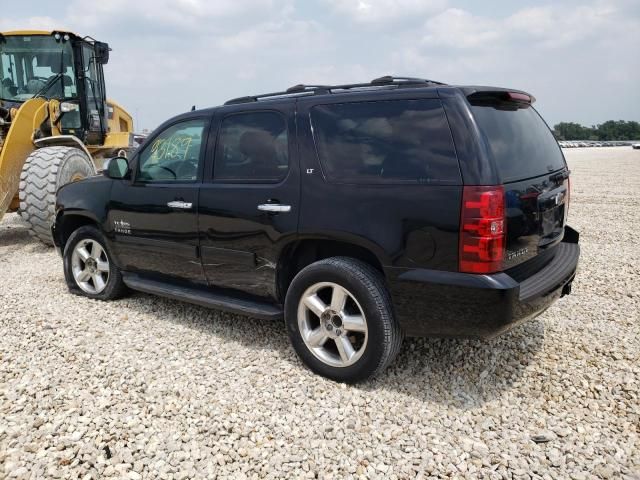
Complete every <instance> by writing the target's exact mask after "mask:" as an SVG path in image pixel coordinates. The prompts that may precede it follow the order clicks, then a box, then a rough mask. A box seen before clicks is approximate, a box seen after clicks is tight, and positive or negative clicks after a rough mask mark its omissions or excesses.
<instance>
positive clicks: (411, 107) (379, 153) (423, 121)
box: [311, 99, 461, 184]
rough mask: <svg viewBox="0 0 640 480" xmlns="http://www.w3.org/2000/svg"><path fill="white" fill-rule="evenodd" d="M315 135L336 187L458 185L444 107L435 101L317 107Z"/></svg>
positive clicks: (320, 154)
mask: <svg viewBox="0 0 640 480" xmlns="http://www.w3.org/2000/svg"><path fill="white" fill-rule="evenodd" d="M311 121H312V124H313V134H314V138H315V142H316V146H317V149H318V154H319V157H320V161H321V164H322V168H323V171H324V174H325V176H326V177H327V179H328V180H329V181H333V182H336V183H361V184H379V183H409V184H411V183H414V184H415V183H419V184H460V182H461V178H460V169H459V167H458V159H457V157H456V154H455V149H454V146H453V140H452V137H451V131H450V130H449V124H448V123H447V118H446V116H445V113H444V110H443V108H442V104H441V103H440V101H439V100H436V99H424V100H385V101H380V102H354V103H339V104H330V105H317V106H315V107H313V108H312V109H311Z"/></svg>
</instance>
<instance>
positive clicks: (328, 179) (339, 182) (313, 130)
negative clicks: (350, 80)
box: [308, 97, 463, 187]
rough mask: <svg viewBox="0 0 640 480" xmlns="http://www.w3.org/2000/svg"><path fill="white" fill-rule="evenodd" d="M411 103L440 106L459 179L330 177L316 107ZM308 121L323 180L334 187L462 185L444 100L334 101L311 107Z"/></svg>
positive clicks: (416, 98) (435, 98)
mask: <svg viewBox="0 0 640 480" xmlns="http://www.w3.org/2000/svg"><path fill="white" fill-rule="evenodd" d="M411 101H414V102H415V101H435V102H437V103H438V104H439V105H440V109H441V111H442V115H443V116H444V119H445V122H446V125H447V131H448V132H449V138H450V140H451V146H452V152H453V156H454V158H455V160H456V166H457V170H458V178H457V179H455V180H442V179H437V180H432V181H428V182H419V181H417V180H403V179H390V180H388V181H384V182H367V181H362V182H354V181H348V180H339V179H335V178H332V177H330V176H329V175H328V173H327V171H326V167H325V164H324V162H323V160H322V158H321V156H320V149H319V145H318V135H317V132H318V128H317V125H316V124H314V121H313V116H312V114H313V109H314V108H316V107H331V106H334V105H352V104H362V103H369V104H371V103H383V102H411ZM308 116H309V118H308V120H309V126H310V131H311V140H312V142H313V147H314V150H315V154H316V159H317V161H318V165H319V166H320V171H321V172H322V178H323V180H324V181H325V182H326V183H329V184H332V185H350V186H359V185H361V186H366V187H386V186H396V187H397V186H400V185H401V186H408V187H426V186H459V185H462V183H463V179H462V171H461V168H460V160H459V159H458V152H457V149H456V144H455V141H454V138H453V132H452V131H451V125H450V124H449V118H448V117H447V112H446V111H445V108H444V104H443V103H442V100H441V99H440V98H438V97H410V98H385V99H380V100H354V101H333V102H323V103H314V104H313V105H310V106H309V109H308Z"/></svg>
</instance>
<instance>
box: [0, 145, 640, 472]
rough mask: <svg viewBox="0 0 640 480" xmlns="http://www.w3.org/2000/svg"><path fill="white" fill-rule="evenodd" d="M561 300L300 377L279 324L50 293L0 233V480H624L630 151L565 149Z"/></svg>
mask: <svg viewBox="0 0 640 480" xmlns="http://www.w3.org/2000/svg"><path fill="white" fill-rule="evenodd" d="M565 154H566V155H567V156H568V160H569V163H570V167H571V169H572V171H573V177H572V182H573V185H572V187H573V190H572V203H571V210H570V223H571V224H572V225H573V226H574V227H575V228H577V229H578V230H580V232H581V243H582V249H583V250H582V251H583V256H582V260H581V267H580V272H579V275H578V277H577V280H576V283H575V285H574V293H573V294H572V295H571V296H569V297H565V298H563V299H562V300H560V301H559V302H558V303H557V304H556V305H554V306H553V307H552V308H551V309H549V310H548V311H547V312H546V313H545V314H544V315H542V316H541V317H539V318H538V319H536V320H534V321H532V322H529V323H528V324H526V325H523V326H521V327H519V328H517V329H515V330H514V331H512V332H510V333H508V334H506V335H504V336H502V337H500V338H498V339H496V340H493V341H489V342H482V341H471V340H424V339H416V340H409V341H407V342H405V345H404V348H403V350H402V352H401V354H400V356H399V358H398V359H397V361H396V362H395V363H394V364H393V365H392V366H391V368H389V369H388V370H387V371H386V372H385V374H384V375H383V376H382V377H380V378H378V379H377V380H375V381H373V382H370V383H368V384H365V385H360V386H356V387H349V386H345V385H340V384H336V383H332V382H330V381H327V380H325V379H323V378H321V377H318V376H315V375H313V374H311V373H310V372H309V371H307V370H306V369H305V368H304V367H303V366H302V365H301V363H300V362H299V361H298V359H297V358H296V357H295V355H294V353H293V351H292V349H291V348H290V346H289V344H288V341H287V338H286V332H285V329H284V327H283V325H282V324H280V323H268V322H263V321H258V320H255V319H249V318H241V317H235V316H232V315H226V314H220V313H217V312H214V311H209V310H206V309H203V308H198V307H193V306H190V305H186V304H182V303H179V302H173V301H168V300H164V299H159V298H156V297H152V296H148V295H143V294H136V295H134V296H132V297H130V298H127V299H124V300H120V301H117V302H112V303H101V302H97V301H91V300H88V299H85V298H81V297H78V296H72V295H69V294H68V293H67V291H66V287H65V284H64V281H63V277H62V268H61V262H60V259H59V258H58V257H57V256H56V254H55V253H54V252H53V250H51V249H49V248H46V247H44V246H42V245H40V244H39V243H37V242H36V241H34V240H32V239H31V238H30V237H29V236H28V233H27V229H26V227H25V226H24V225H22V224H21V223H20V221H19V219H18V217H17V216H16V215H8V216H6V217H5V219H4V220H3V221H2V223H1V224H0V285H1V286H0V478H1V477H3V476H4V477H8V478H42V477H46V478H86V479H89V478H112V477H116V478H129V479H139V478H163V479H167V478H176V479H184V478H358V477H359V478H385V479H386V478H391V479H393V478H415V477H418V478H424V477H430V476H433V477H436V478H443V477H446V478H448V477H454V478H489V479H494V478H495V479H499V478H504V479H511V478H547V479H551V478H554V479H555V478H572V479H575V480H578V479H588V478H628V479H631V478H634V479H638V478H640V401H639V383H640V366H639V363H638V361H639V359H640V358H639V357H640V336H639V334H640V326H639V320H640V318H639V317H640V315H639V312H640V287H639V285H640V268H639V266H640V239H639V233H638V232H639V230H638V226H639V225H640V151H633V150H631V149H630V148H629V149H626V148H601V149H575V150H570V151H566V152H565Z"/></svg>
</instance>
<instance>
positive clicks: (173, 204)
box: [167, 200, 193, 210]
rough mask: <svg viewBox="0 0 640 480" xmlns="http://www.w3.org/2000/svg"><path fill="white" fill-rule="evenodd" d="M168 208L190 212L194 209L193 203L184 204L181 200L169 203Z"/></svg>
mask: <svg viewBox="0 0 640 480" xmlns="http://www.w3.org/2000/svg"><path fill="white" fill-rule="evenodd" d="M167 207H169V208H181V209H183V210H189V209H190V208H191V207H193V203H191V202H182V201H180V200H174V201H173V202H169V203H167Z"/></svg>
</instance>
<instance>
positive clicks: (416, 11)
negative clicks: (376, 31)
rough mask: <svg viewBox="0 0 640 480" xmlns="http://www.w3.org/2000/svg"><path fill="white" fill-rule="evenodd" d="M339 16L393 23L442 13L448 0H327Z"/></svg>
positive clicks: (368, 21) (371, 22) (362, 21)
mask: <svg viewBox="0 0 640 480" xmlns="http://www.w3.org/2000/svg"><path fill="white" fill-rule="evenodd" d="M325 2H326V3H328V4H329V6H330V7H331V8H332V9H333V10H334V11H335V12H337V13H338V14H341V15H346V16H347V18H349V19H350V20H353V21H355V22H359V23H370V24H383V23H385V24H386V23H393V22H395V21H397V20H399V19H405V20H406V19H415V18H416V17H418V18H424V17H425V16H426V15H428V14H432V13H434V12H438V11H441V10H442V9H443V8H444V7H445V6H446V4H447V1H446V0H354V1H345V0H325Z"/></svg>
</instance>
